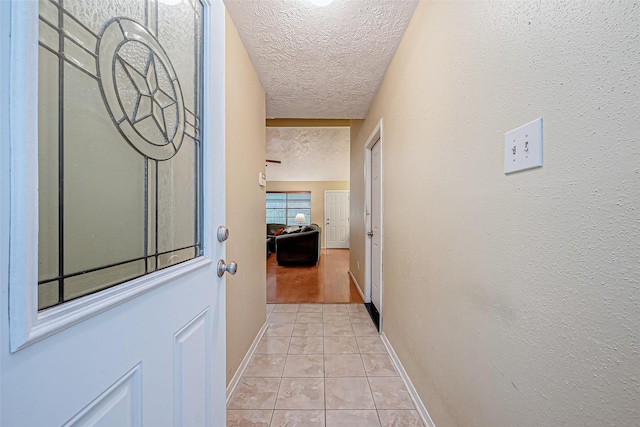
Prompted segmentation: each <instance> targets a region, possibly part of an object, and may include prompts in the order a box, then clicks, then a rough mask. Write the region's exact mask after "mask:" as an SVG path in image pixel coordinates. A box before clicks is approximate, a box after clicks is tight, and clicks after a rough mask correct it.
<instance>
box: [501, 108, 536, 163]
mask: <svg viewBox="0 0 640 427" xmlns="http://www.w3.org/2000/svg"><path fill="white" fill-rule="evenodd" d="M541 166H542V118H539V119H536V120H534V121H532V122H531V123H527V124H526V125H524V126H520V127H519V128H518V129H514V130H512V131H510V132H507V133H505V134H504V173H505V174H510V173H513V172H518V171H523V170H527V169H533V168H539V167H541Z"/></svg>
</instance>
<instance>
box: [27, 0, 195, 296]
mask: <svg viewBox="0 0 640 427" xmlns="http://www.w3.org/2000/svg"><path fill="white" fill-rule="evenodd" d="M40 21H41V22H40V26H39V28H40V35H39V43H40V57H39V75H40V85H39V110H38V111H39V118H38V121H39V143H38V144H39V169H40V170H39V183H40V184H39V194H40V195H39V209H40V212H39V215H40V229H39V252H38V254H39V255H38V256H39V292H38V298H39V303H38V306H39V308H40V309H44V308H48V307H51V306H54V305H58V304H61V303H64V302H65V301H69V300H71V299H74V298H78V297H81V296H84V295H87V294H90V293H94V292H98V291H100V290H103V289H105V288H107V287H111V286H115V285H117V284H120V283H123V282H125V281H127V280H131V279H133V278H136V277H140V276H142V275H144V274H149V273H152V272H154V271H157V270H159V269H162V268H166V267H169V266H171V265H175V264H177V263H180V262H184V261H188V260H190V259H193V258H195V257H197V256H199V255H200V254H201V253H202V248H201V243H200V241H201V239H200V233H201V226H200V218H199V214H198V213H199V210H200V204H201V191H200V188H201V185H200V169H201V168H200V162H201V144H200V135H201V129H200V114H201V108H200V103H201V92H202V85H201V62H202V61H201V56H202V4H201V3H200V2H199V1H197V0H182V1H180V0H171V1H163V0H110V1H108V2H105V1H103V0H59V1H56V2H54V1H50V0H41V1H40Z"/></svg>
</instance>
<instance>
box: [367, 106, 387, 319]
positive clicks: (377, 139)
mask: <svg viewBox="0 0 640 427" xmlns="http://www.w3.org/2000/svg"><path fill="white" fill-rule="evenodd" d="M383 140H384V137H383V119H380V120H379V121H378V124H377V125H376V127H375V128H374V129H373V131H372V132H371V135H369V138H367V142H366V143H365V144H364V187H365V188H364V249H365V250H364V295H365V298H364V301H365V302H366V303H370V302H371V301H372V299H371V239H370V238H369V237H368V236H367V231H368V230H371V149H372V148H373V146H374V145H376V143H378V144H380V307H376V308H377V309H378V312H379V313H380V330H382V306H383V301H382V294H383V291H382V290H383V288H384V283H383V282H384V280H383V275H382V272H383V270H384V266H383V260H384V257H383V256H382V254H383V251H384V220H383V211H384V208H383V203H382V202H383V190H382V187H383V183H384V173H383V171H384V169H383V163H382V162H383V160H382V159H383V149H384V145H383Z"/></svg>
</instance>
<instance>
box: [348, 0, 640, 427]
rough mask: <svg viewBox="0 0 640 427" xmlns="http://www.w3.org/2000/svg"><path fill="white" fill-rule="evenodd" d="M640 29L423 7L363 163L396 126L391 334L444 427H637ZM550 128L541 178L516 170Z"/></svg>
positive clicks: (617, 15) (541, 14) (387, 293)
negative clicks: (514, 138) (523, 144)
mask: <svg viewBox="0 0 640 427" xmlns="http://www.w3.org/2000/svg"><path fill="white" fill-rule="evenodd" d="M638 22H640V4H638V3H637V2H625V1H600V2H510V1H507V2H420V4H419V5H418V8H417V9H416V12H415V14H414V17H413V19H412V21H411V23H410V25H409V28H408V29H407V32H406V33H405V36H404V38H403V40H402V42H401V44H400V46H399V48H398V51H397V53H396V55H395V57H394V59H393V61H392V64H391V66H390V68H389V71H388V73H387V75H386V77H385V80H384V82H383V84H382V86H381V89H380V91H379V93H378V95H377V96H376V99H375V101H374V104H373V105H372V108H371V111H370V113H369V115H368V117H367V119H366V122H365V123H364V125H363V126H362V128H361V129H360V131H359V133H358V135H357V137H355V140H354V142H353V145H352V150H351V153H352V166H353V168H355V165H356V164H360V165H361V162H362V160H361V158H360V157H359V156H361V155H362V154H361V152H362V149H361V148H362V146H363V144H364V142H365V140H366V138H367V137H368V136H369V134H370V133H371V131H372V129H373V127H374V126H375V124H376V123H377V121H378V120H379V119H380V118H381V117H384V156H385V158H384V189H383V191H384V215H385V216H384V218H385V224H384V233H385V234H384V236H385V240H384V301H385V302H384V307H385V312H384V330H385V333H386V334H387V335H388V337H389V340H390V341H391V343H392V345H393V346H394V348H395V350H396V351H397V353H398V355H399V357H400V359H401V360H402V363H403V364H404V366H405V368H406V369H407V371H408V373H409V375H410V376H411V378H412V380H413V382H414V384H415V386H416V388H417V390H418V392H419V394H420V396H421V398H422V400H423V401H424V403H425V405H426V407H427V409H428V410H429V412H430V414H431V416H432V417H433V418H434V421H435V423H436V424H437V425H438V427H447V426H562V425H566V426H605V425H608V426H636V425H640V382H639V380H640V353H639V350H638V331H640V306H639V301H640V297H639V295H640V292H639V291H640V287H639V282H638V281H639V277H640V272H639V267H640V185H639V184H640V146H639V145H638V135H639V134H640V94H639V92H640V90H639V88H638V81H639V76H638V74H639V69H640V26H639V25H638ZM540 116H542V117H543V118H544V167H543V168H541V169H536V170H531V171H527V172H523V173H517V174H514V175H510V176H505V175H504V174H503V138H504V133H505V132H506V131H508V130H511V129H513V128H516V127H518V126H520V125H522V124H525V123H527V122H529V121H531V120H533V119H535V118H537V117H540ZM358 176H361V173H358V172H356V171H353V172H352V182H351V185H352V194H353V195H354V197H353V198H354V199H355V193H357V192H362V191H363V190H362V189H363V184H362V179H355V177H358ZM357 217H358V216H357V215H352V218H357ZM416 218H418V219H416ZM354 226H356V224H354ZM354 237H355V233H354ZM352 257H353V259H352V268H353V262H354V261H356V260H360V262H361V264H362V262H363V260H364V254H363V253H362V252H361V251H356V250H353V246H352Z"/></svg>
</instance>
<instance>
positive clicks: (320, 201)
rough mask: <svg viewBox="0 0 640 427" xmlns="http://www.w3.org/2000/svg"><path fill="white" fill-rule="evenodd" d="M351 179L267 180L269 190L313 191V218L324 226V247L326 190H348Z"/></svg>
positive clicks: (322, 237)
mask: <svg viewBox="0 0 640 427" xmlns="http://www.w3.org/2000/svg"><path fill="white" fill-rule="evenodd" d="M348 189H349V181H267V191H311V220H310V222H311V223H312V224H313V223H316V224H318V225H319V226H320V227H321V228H322V233H321V234H320V239H322V240H321V241H322V247H324V227H325V225H324V192H325V191H326V190H348Z"/></svg>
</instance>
